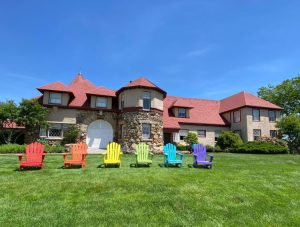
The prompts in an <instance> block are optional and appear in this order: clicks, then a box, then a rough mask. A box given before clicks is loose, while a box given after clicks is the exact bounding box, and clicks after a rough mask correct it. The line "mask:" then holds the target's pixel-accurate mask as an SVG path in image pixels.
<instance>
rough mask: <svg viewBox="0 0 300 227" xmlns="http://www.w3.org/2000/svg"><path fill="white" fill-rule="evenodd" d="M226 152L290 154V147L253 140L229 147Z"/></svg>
mask: <svg viewBox="0 0 300 227" xmlns="http://www.w3.org/2000/svg"><path fill="white" fill-rule="evenodd" d="M226 152H230V153H249V154H288V153H289V149H288V148H287V147H285V146H282V145H278V144H273V143H271V142H263V141H251V142H248V143H245V144H243V145H241V146H239V147H236V148H228V149H227V150H226Z"/></svg>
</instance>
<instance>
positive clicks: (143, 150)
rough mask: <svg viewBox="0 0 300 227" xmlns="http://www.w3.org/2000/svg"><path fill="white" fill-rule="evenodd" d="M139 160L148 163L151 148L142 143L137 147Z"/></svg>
mask: <svg viewBox="0 0 300 227" xmlns="http://www.w3.org/2000/svg"><path fill="white" fill-rule="evenodd" d="M136 153H137V160H138V161H147V160H148V155H149V146H148V145H147V144H145V143H140V144H138V145H137V146H136Z"/></svg>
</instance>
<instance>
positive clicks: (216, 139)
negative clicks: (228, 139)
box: [215, 131, 221, 142]
mask: <svg viewBox="0 0 300 227" xmlns="http://www.w3.org/2000/svg"><path fill="white" fill-rule="evenodd" d="M220 135H221V131H215V142H217V141H218V139H219V137H220Z"/></svg>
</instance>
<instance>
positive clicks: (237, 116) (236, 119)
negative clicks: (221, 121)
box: [233, 110, 241, 123]
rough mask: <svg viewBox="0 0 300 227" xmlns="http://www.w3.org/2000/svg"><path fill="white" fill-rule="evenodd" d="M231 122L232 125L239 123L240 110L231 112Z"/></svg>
mask: <svg viewBox="0 0 300 227" xmlns="http://www.w3.org/2000/svg"><path fill="white" fill-rule="evenodd" d="M233 122H234V123H237V122H241V111H240V110H237V111H234V112H233Z"/></svg>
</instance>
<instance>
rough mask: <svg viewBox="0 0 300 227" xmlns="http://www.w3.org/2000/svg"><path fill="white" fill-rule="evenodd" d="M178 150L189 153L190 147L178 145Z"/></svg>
mask: <svg viewBox="0 0 300 227" xmlns="http://www.w3.org/2000/svg"><path fill="white" fill-rule="evenodd" d="M176 149H177V150H178V151H187V150H188V146H186V145H182V144H177V145H176Z"/></svg>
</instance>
